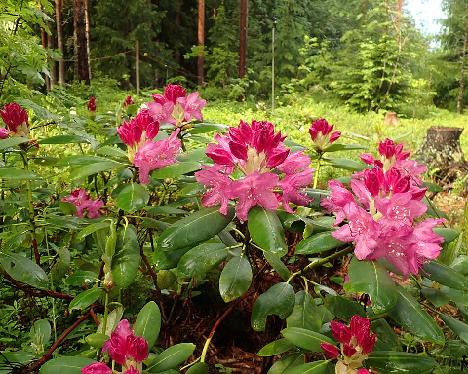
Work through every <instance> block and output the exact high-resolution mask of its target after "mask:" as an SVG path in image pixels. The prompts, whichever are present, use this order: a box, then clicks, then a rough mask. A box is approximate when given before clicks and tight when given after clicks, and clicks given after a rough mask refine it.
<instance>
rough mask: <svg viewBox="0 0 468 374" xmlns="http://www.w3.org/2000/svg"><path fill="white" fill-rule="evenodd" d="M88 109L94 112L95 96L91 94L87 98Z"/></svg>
mask: <svg viewBox="0 0 468 374" xmlns="http://www.w3.org/2000/svg"><path fill="white" fill-rule="evenodd" d="M88 110H89V111H90V112H95V111H96V97H95V96H91V97H90V98H89V100H88Z"/></svg>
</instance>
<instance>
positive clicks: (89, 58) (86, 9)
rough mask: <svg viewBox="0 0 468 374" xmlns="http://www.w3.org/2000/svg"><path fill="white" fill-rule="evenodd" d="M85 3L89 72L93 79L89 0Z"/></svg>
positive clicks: (85, 0)
mask: <svg viewBox="0 0 468 374" xmlns="http://www.w3.org/2000/svg"><path fill="white" fill-rule="evenodd" d="M83 1H84V8H85V9H84V12H85V20H86V28H85V30H86V51H87V54H88V70H89V79H92V76H91V52H90V50H89V44H90V36H89V35H90V34H89V28H90V25H89V0H83Z"/></svg>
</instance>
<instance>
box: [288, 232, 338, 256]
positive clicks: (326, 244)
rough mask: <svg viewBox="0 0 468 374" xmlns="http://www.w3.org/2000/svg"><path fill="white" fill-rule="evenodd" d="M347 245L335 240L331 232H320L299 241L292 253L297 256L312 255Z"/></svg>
mask: <svg viewBox="0 0 468 374" xmlns="http://www.w3.org/2000/svg"><path fill="white" fill-rule="evenodd" d="M346 244H347V243H343V242H342V241H340V240H338V239H335V238H334V237H333V236H332V232H331V231H325V232H320V233H318V234H315V235H312V236H309V237H308V238H306V239H303V240H301V241H300V242H299V243H298V244H297V246H296V250H295V251H294V253H295V254H298V255H308V254H313V253H322V252H326V251H329V250H330V249H334V248H339V247H343V246H345V245H346Z"/></svg>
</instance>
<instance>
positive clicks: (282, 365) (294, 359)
mask: <svg viewBox="0 0 468 374" xmlns="http://www.w3.org/2000/svg"><path fill="white" fill-rule="evenodd" d="M303 363H304V355H303V354H300V353H297V354H292V355H289V356H286V357H283V358H282V359H281V360H278V361H276V362H275V363H274V364H273V365H272V366H271V368H270V370H268V373H267V374H284V373H285V372H286V370H288V369H290V368H294V367H296V366H299V365H302V364H303Z"/></svg>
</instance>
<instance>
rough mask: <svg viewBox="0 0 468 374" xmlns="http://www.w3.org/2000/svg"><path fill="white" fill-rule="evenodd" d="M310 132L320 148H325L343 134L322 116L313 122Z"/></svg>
mask: <svg viewBox="0 0 468 374" xmlns="http://www.w3.org/2000/svg"><path fill="white" fill-rule="evenodd" d="M309 134H310V138H311V139H312V141H313V142H314V143H315V145H316V146H317V147H318V148H319V149H324V148H325V147H327V146H328V145H330V144H332V143H333V142H334V141H336V140H337V139H338V138H339V137H340V136H341V132H340V131H333V126H332V125H330V124H329V123H328V122H327V120H326V119H324V118H320V119H318V120H316V121H314V122H313V123H312V125H311V126H310V129H309Z"/></svg>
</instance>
